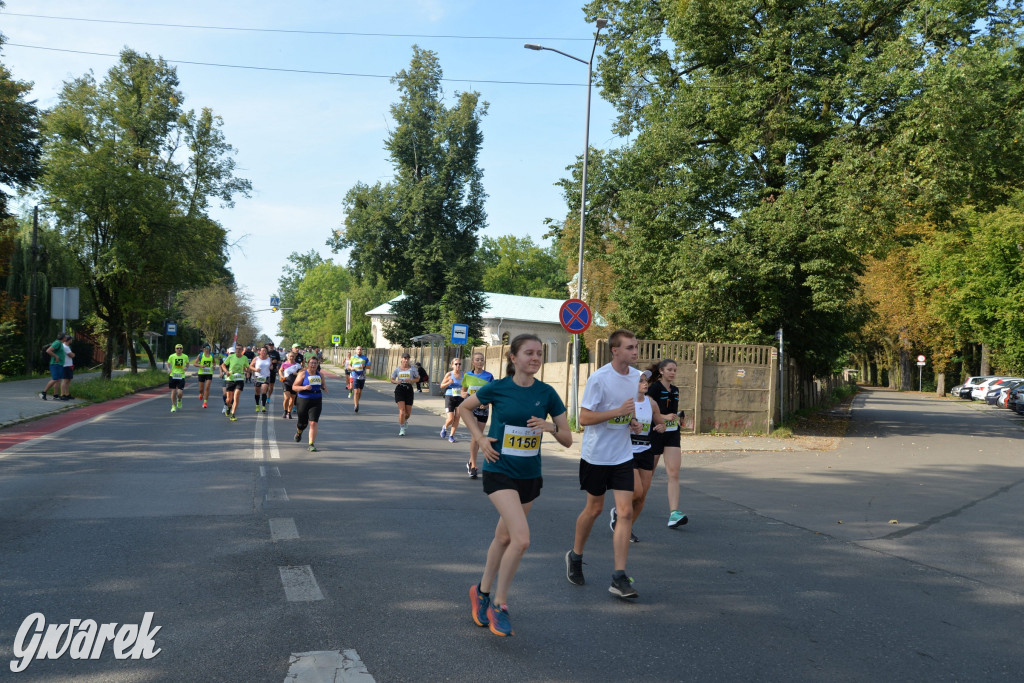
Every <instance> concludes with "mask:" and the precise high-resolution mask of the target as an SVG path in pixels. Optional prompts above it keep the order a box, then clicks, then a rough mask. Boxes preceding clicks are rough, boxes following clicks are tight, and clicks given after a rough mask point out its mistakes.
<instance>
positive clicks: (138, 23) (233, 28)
mask: <svg viewBox="0 0 1024 683" xmlns="http://www.w3.org/2000/svg"><path fill="white" fill-rule="evenodd" d="M3 14H5V15H7V16H11V17H30V18H32V19H56V20H59V21H87V22H91V23H96V24H123V25H126V26H159V27H163V28H193V29H202V30H206V31H248V32H253V33H298V34H302V35H317V36H365V37H370V38H449V39H454V40H574V41H575V40H579V41H589V40H593V38H542V37H539V36H462V35H454V34H440V35H431V34H427V33H362V32H358V31H310V30H306V29H287V28H252V27H244V26H203V25H201V24H165V23H158V22H153V21H123V20H117V19H90V18H86V17H56V16H50V15H46V14H24V13H21V12H3Z"/></svg>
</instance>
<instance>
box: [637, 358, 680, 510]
mask: <svg viewBox="0 0 1024 683" xmlns="http://www.w3.org/2000/svg"><path fill="white" fill-rule="evenodd" d="M676 369H677V368H676V362H675V361H674V360H672V359H671V358H665V359H664V360H662V361H661V362H660V363H658V364H657V365H652V366H651V367H650V370H651V372H652V373H653V375H652V376H651V386H650V388H649V389H648V390H647V395H648V396H650V397H651V398H653V399H654V402H655V403H657V404H658V410H659V411H660V412H661V415H662V417H663V418H664V419H665V431H664V432H663V433H661V434H658V433H655V434H654V439H653V442H652V448H653V452H654V466H655V468H657V466H658V457H659V455H664V458H665V472H666V473H667V474H668V509H669V511H670V512H669V515H668V526H669V527H671V528H673V529H675V528H678V527H681V526H683V525H684V524H687V523H688V522H689V521H690V518H689V517H687V516H686V515H685V514H684V513H683V512H681V511H680V509H679V466H680V465H681V464H682V453H681V452H680V443H681V442H680V440H679V432H680V428H681V426H682V421H683V417H684V416H683V411H681V410H679V388H678V387H676V386H675V385H674V384H672V382H674V381H675V379H676Z"/></svg>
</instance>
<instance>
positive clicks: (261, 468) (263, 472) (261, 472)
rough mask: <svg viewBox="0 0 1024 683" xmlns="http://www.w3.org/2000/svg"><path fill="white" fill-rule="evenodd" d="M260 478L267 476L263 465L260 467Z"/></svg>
mask: <svg viewBox="0 0 1024 683" xmlns="http://www.w3.org/2000/svg"><path fill="white" fill-rule="evenodd" d="M260 476H261V477H265V476H267V468H266V467H264V466H263V465H260Z"/></svg>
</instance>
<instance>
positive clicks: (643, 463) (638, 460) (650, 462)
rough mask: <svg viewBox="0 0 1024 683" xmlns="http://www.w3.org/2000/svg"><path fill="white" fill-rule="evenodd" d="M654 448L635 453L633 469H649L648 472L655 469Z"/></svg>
mask: <svg viewBox="0 0 1024 683" xmlns="http://www.w3.org/2000/svg"><path fill="white" fill-rule="evenodd" d="M655 457H656V456H655V455H654V449H653V448H648V449H647V450H646V451H644V452H643V453H634V454H633V469H637V470H647V471H648V472H653V471H654V458H655Z"/></svg>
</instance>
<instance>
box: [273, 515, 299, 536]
mask: <svg viewBox="0 0 1024 683" xmlns="http://www.w3.org/2000/svg"><path fill="white" fill-rule="evenodd" d="M298 537H299V530H298V529H297V528H296V527H295V520H294V519H292V518H291V517H274V518H273V519H271V520H270V539H271V540H272V541H291V540H294V539H296V538H298Z"/></svg>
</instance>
